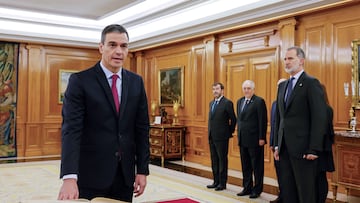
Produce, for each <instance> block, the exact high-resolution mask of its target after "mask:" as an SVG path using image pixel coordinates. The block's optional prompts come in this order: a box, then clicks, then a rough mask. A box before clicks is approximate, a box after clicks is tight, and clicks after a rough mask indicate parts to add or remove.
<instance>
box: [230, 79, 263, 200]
mask: <svg viewBox="0 0 360 203" xmlns="http://www.w3.org/2000/svg"><path fill="white" fill-rule="evenodd" d="M242 90H243V93H244V97H242V98H240V99H239V100H238V101H237V125H238V141H239V143H238V144H239V147H240V157H241V167H242V173H243V187H244V189H243V190H242V191H241V192H240V193H238V194H237V195H238V196H244V195H248V194H250V196H249V197H250V198H257V197H259V196H260V194H261V192H262V191H263V180H264V145H265V144H266V129H267V110H266V104H265V101H264V99H263V98H261V97H258V96H256V95H255V83H254V82H253V81H251V80H246V81H244V82H243V84H242ZM253 174H254V177H255V178H254V179H255V184H253V178H252V176H253Z"/></svg>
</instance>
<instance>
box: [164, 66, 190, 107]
mask: <svg viewBox="0 0 360 203" xmlns="http://www.w3.org/2000/svg"><path fill="white" fill-rule="evenodd" d="M174 101H179V102H180V106H184V66H177V67H173V68H164V69H160V71H159V105H160V106H172V105H173V103H174Z"/></svg>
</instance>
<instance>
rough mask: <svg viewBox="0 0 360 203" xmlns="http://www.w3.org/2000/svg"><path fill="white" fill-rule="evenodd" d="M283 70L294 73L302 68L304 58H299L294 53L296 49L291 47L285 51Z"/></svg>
mask: <svg viewBox="0 0 360 203" xmlns="http://www.w3.org/2000/svg"><path fill="white" fill-rule="evenodd" d="M284 61H285V72H287V73H288V74H290V75H295V74H296V73H298V72H299V71H300V70H302V67H303V65H304V59H302V58H299V57H298V56H297V55H296V50H295V49H291V50H289V51H287V52H286V54H285V58H284Z"/></svg>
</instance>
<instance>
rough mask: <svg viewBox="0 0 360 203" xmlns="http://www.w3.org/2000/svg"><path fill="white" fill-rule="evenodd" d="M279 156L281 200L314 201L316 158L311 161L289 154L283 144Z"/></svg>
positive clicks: (316, 189) (300, 202) (299, 202)
mask: <svg viewBox="0 0 360 203" xmlns="http://www.w3.org/2000/svg"><path fill="white" fill-rule="evenodd" d="M279 156H280V161H279V163H280V171H281V175H280V182H281V197H282V198H283V202H291V203H316V202H317V201H316V192H317V191H318V188H317V184H316V183H317V180H316V179H317V173H318V172H317V162H318V161H317V159H315V160H312V161H311V160H307V159H304V158H300V157H294V156H291V155H289V153H288V150H287V147H286V146H285V144H283V145H282V148H281V151H280V155H279Z"/></svg>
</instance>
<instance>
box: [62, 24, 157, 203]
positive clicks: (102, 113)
mask: <svg viewBox="0 0 360 203" xmlns="http://www.w3.org/2000/svg"><path fill="white" fill-rule="evenodd" d="M128 43H129V37H128V33H127V31H126V29H125V28H124V27H122V26H121V25H117V24H113V25H109V26H107V27H105V28H104V30H103V31H102V35H101V42H100V44H99V51H100V53H101V54H102V57H101V61H100V62H98V63H97V64H95V66H93V67H91V68H89V69H87V70H84V71H81V72H78V73H74V74H72V75H71V77H70V79H69V84H68V87H67V89H66V92H65V98H64V103H63V109H62V116H63V123H62V154H61V155H62V156H61V172H60V173H61V174H60V177H61V178H62V179H63V184H62V187H61V189H60V192H59V196H58V199H60V200H65V199H77V198H86V199H92V198H94V197H107V198H113V199H118V200H122V201H126V202H131V201H132V198H133V194H135V197H137V196H139V195H141V194H142V193H143V192H144V189H145V186H146V176H147V175H148V174H149V168H148V165H149V156H150V152H149V117H148V104H147V98H146V94H145V88H144V84H143V80H142V78H141V77H140V76H139V75H137V74H135V73H132V72H130V71H128V70H126V69H124V68H123V65H124V61H125V59H126V58H127V54H128Z"/></svg>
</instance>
